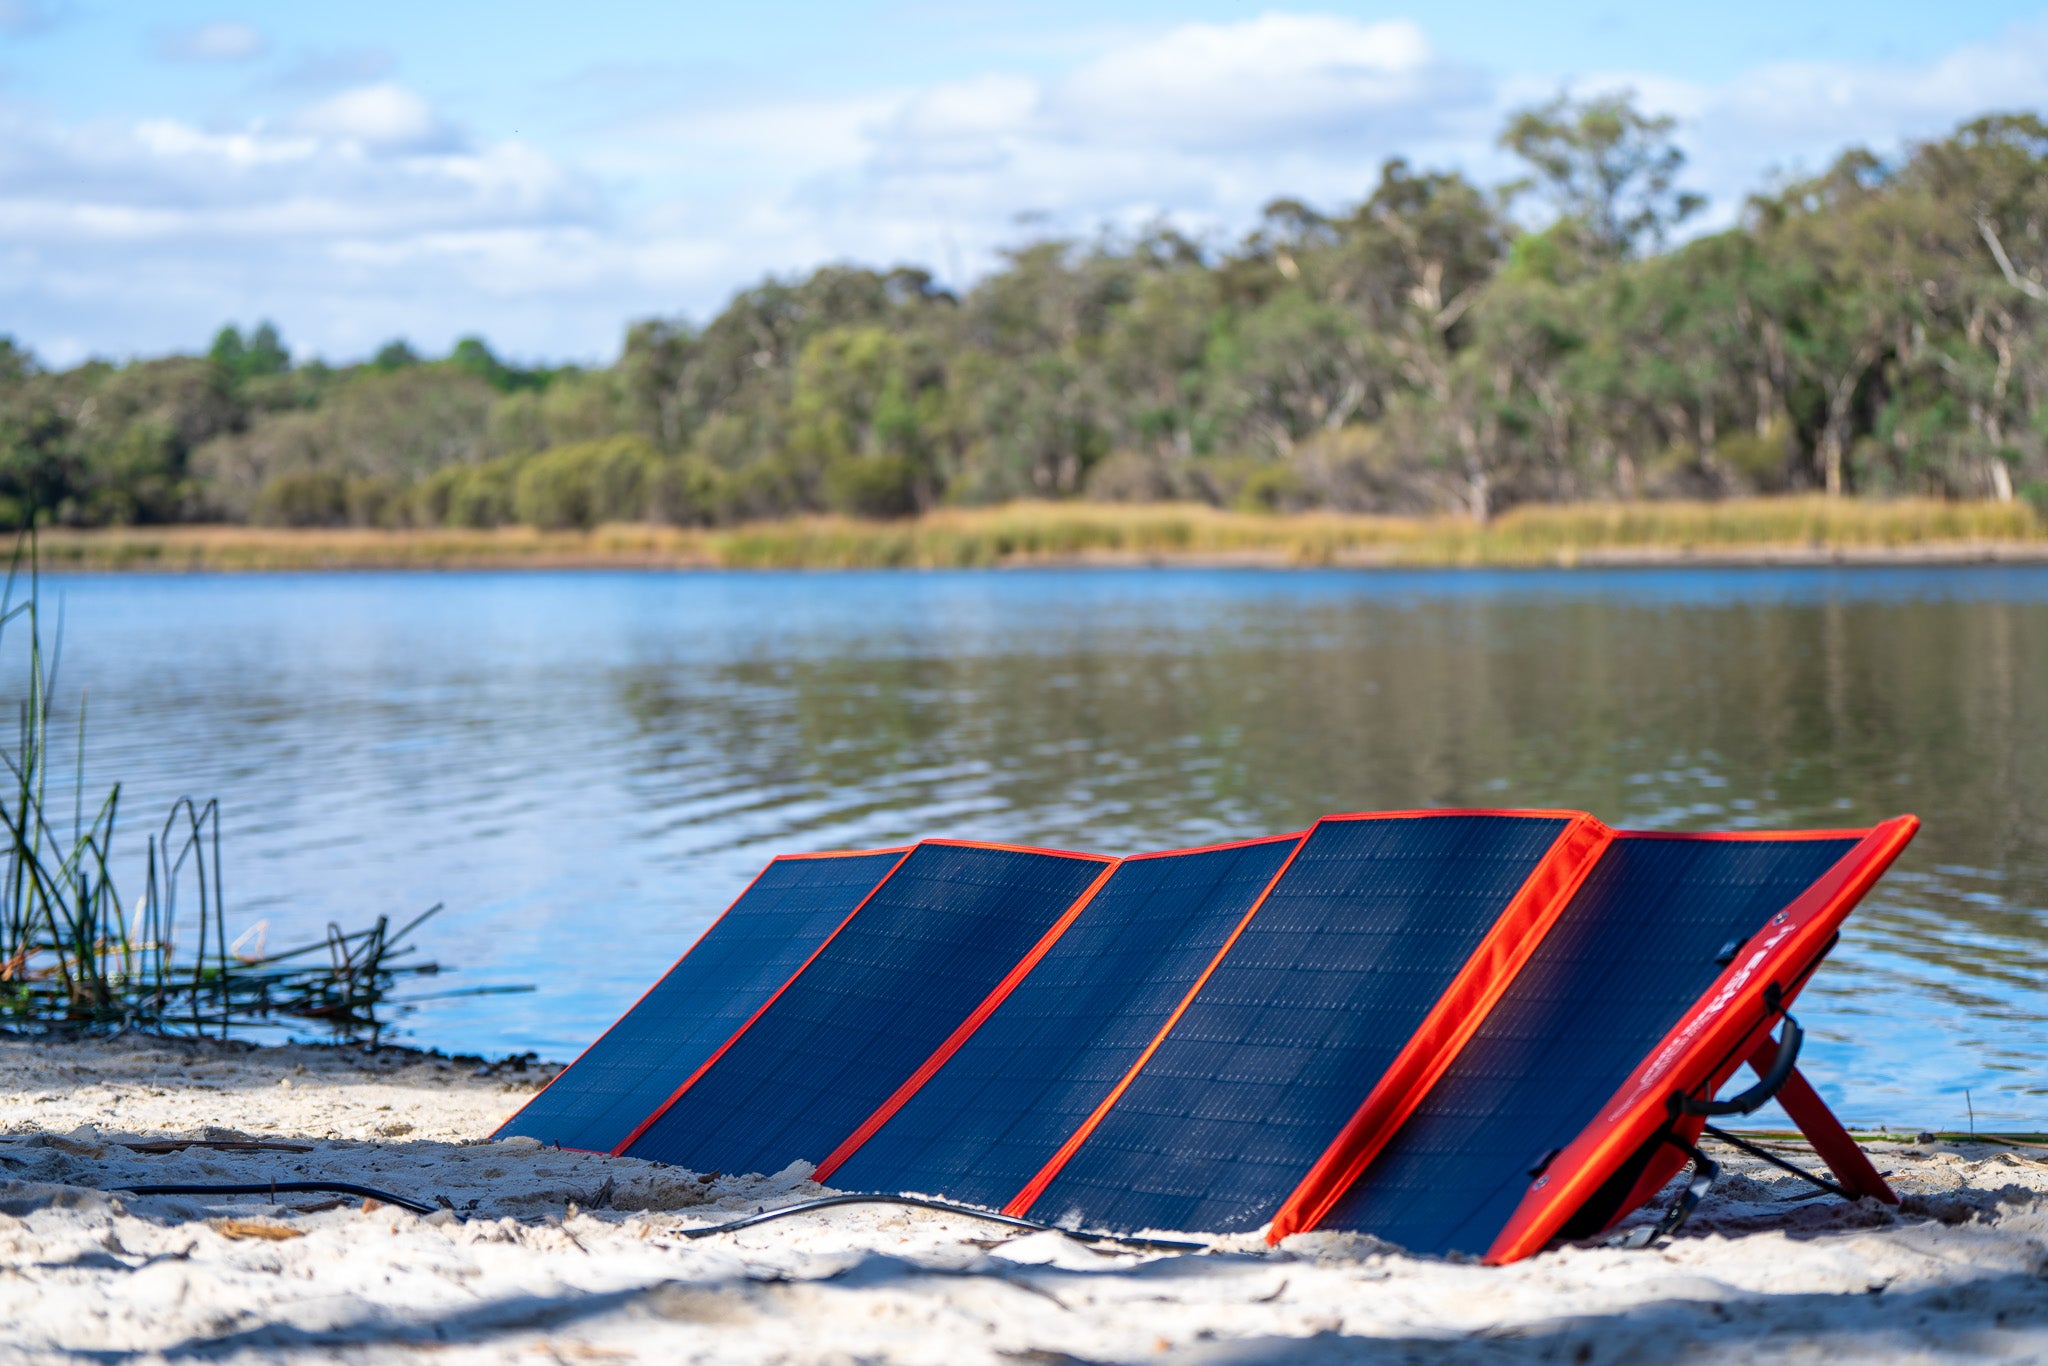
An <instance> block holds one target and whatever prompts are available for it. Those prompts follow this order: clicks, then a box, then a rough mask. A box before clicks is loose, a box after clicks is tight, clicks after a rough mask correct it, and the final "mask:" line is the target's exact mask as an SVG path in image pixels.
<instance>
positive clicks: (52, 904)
mask: <svg viewBox="0 0 2048 1366" xmlns="http://www.w3.org/2000/svg"><path fill="white" fill-rule="evenodd" d="M24 569H25V570H26V573H25V575H24ZM24 588H25V590H26V591H25V592H24V591H23V590H24ZM9 631H13V632H14V633H15V634H16V639H19V636H20V635H21V634H22V633H24V632H25V633H26V635H27V637H28V639H27V665H28V677H27V685H28V686H27V690H26V693H25V695H24V696H23V697H22V699H21V701H20V708H19V724H18V729H17V735H16V739H15V742H14V744H13V746H12V747H11V748H6V747H0V763H4V764H5V767H6V776H5V783H6V785H5V787H4V789H0V824H4V826H5V830H4V833H0V841H4V850H0V1024H4V1025H7V1026H11V1027H13V1028H16V1029H32V1030H51V1029H139V1030H147V1031H156V1032H174V1033H185V1032H189V1033H194V1034H206V1033H217V1034H219V1035H221V1036H222V1037H226V1035H227V1034H228V1032H229V1031H230V1030H232V1029H235V1028H238V1027H243V1026H248V1025H256V1024H276V1023H281V1022H283V1021H287V1020H305V1021H317V1022H319V1023H321V1024H323V1025H326V1026H328V1027H329V1028H331V1029H332V1030H334V1031H335V1032H336V1033H338V1034H340V1035H341V1036H343V1037H356V1036H361V1035H368V1036H369V1037H370V1038H372V1039H373V1040H374V1039H375V1038H376V1036H377V1034H378V1033H379V1031H381V1029H382V1028H383V1026H384V1024H385V1020H384V1019H383V1018H380V1014H379V1011H380V1008H382V1007H385V1006H387V1005H388V1004H389V1003H390V999H391V996H390V994H391V991H392V989H393V987H394V985H395V984H396V983H397V981H398V980H399V979H400V978H401V977H406V976H416V975H425V974H432V973H434V972H437V971H438V970H439V969H438V966H437V965H436V964H433V963H428V962H420V961H418V960H416V959H415V958H414V957H413V956H412V955H413V952H414V950H413V948H412V947H411V945H410V944H408V943H407V940H408V938H409V936H410V935H411V933H412V931H413V930H415V929H416V928H418V926H419V925H420V923H421V922H422V921H424V920H425V919H426V918H427V917H428V916H430V915H432V914H434V912H435V911H437V910H439V909H440V908H439V907H438V906H437V907H434V908H433V909H430V910H429V911H427V912H426V913H425V914H424V915H421V916H418V917H416V918H415V919H413V920H412V921H411V922H409V923H407V924H406V925H404V926H402V927H400V928H399V929H397V930H396V931H393V930H392V929H391V927H390V923H389V920H388V918H387V917H382V916H380V917H378V919H377V921H376V923H375V924H374V925H372V926H371V927H369V928H368V929H364V930H358V931H355V932H353V933H344V932H343V931H342V930H341V929H340V927H338V926H335V925H329V927H328V930H327V934H326V936H325V937H324V938H323V939H321V940H318V941H315V942H313V943H310V944H305V945H302V946H300V947H298V948H294V949H288V950H286V951H284V952H281V953H272V954H265V953H263V952H262V950H261V948H260V947H258V948H257V949H256V950H255V951H254V952H253V953H245V952H243V951H242V949H241V944H242V942H245V941H246V940H247V939H249V938H250V937H251V936H249V935H245V936H244V937H243V940H242V941H231V940H230V939H229V937H228V924H227V897H226V892H225V889H224V887H223V885H222V872H223V869H222V863H221V850H220V804H219V802H218V801H208V802H206V803H204V804H201V803H199V802H196V801H194V800H193V799H192V798H190V797H183V798H180V799H179V800H178V801H177V802H175V803H174V804H173V805H172V807H171V809H170V811H169V812H168V813H167V814H166V815H165V817H164V820H163V822H162V825H161V826H160V827H159V828H158V829H156V830H154V831H152V832H150V833H149V835H148V837H147V851H146V863H145V869H146V871H145V874H144V878H143V886H142V888H141V895H140V896H139V898H136V899H134V900H132V901H124V900H123V899H122V897H121V895H120V892H119V890H118V888H117V887H116V884H115V879H114V875H113V872H112V863H113V860H114V835H115V828H116V824H117V818H118V816H119V814H120V810H121V788H120V785H119V784H115V786H114V787H113V788H112V789H111V790H110V791H108V792H107V794H106V796H105V797H104V798H102V799H101V800H100V801H99V802H98V803H97V804H96V805H94V806H92V807H91V808H89V811H90V815H89V816H88V807H87V805H86V784H85V705H84V703H83V701H81V703H80V706H79V714H78V718H77V721H76V723H75V730H76V736H75V741H76V743H75V748H74V751H73V754H72V755H71V756H70V757H71V758H72V761H73V764H74V769H73V773H72V781H71V784H70V788H71V791H70V795H71V803H70V805H71V811H70V812H69V813H68V814H69V816H70V820H69V829H68V830H67V829H66V828H65V825H66V822H65V819H64V817H65V814H66V813H64V812H62V811H61V810H60V811H58V812H55V813H53V812H52V811H51V798H50V782H51V777H52V769H53V766H54V764H55V762H56V761H57V759H58V755H57V752H56V746H57V743H58V741H57V739H56V738H55V737H54V736H53V721H54V719H55V708H54V706H53V699H54V697H55V695H56V685H57V675H58V662H59V657H58V651H57V649H55V648H54V645H55V644H56V643H57V642H58V641H61V628H60V630H59V631H58V632H57V633H56V634H55V635H53V636H52V638H51V644H52V647H53V648H46V646H45V638H44V630H43V608H42V601H41V591H40V582H39V560H38V556H37V554H36V547H35V545H34V543H33V542H32V541H31V542H27V543H25V544H18V545H17V547H16V550H15V554H14V558H13V561H12V563H11V564H10V566H9V569H8V573H7V581H6V586H5V590H4V593H0V642H4V640H5V638H6V633H7V632H9ZM181 898H182V899H183V903H184V904H183V905H182V906H181V904H180V901H181ZM254 928H256V929H257V930H258V934H259V936H260V928H261V927H260V926H259V927H254ZM188 935H189V938H183V939H181V936H188Z"/></svg>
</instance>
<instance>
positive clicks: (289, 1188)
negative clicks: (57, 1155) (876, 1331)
mask: <svg viewBox="0 0 2048 1366" xmlns="http://www.w3.org/2000/svg"><path fill="white" fill-rule="evenodd" d="M115 1189H116V1190H119V1191H121V1192H122V1193H123V1194H127V1195H277V1194H280V1193H284V1194H294V1195H296V1194H305V1193H323V1194H333V1195H354V1196H358V1197H361V1198H363V1199H370V1200H382V1201H383V1202H384V1203H385V1204H387V1205H397V1206H398V1207H399V1208H400V1209H409V1210H411V1211H412V1212H413V1213H415V1214H433V1213H435V1212H436V1211H435V1207H434V1206H432V1205H422V1204H420V1203H419V1202H418V1201H416V1200H408V1199H406V1198H405V1197H404V1196H402V1195H393V1194H392V1193H391V1192H390V1191H381V1190H377V1189H375V1188H374V1187H371V1186H355V1185H350V1184H349V1183H348V1182H346V1181H256V1182H248V1183H244V1184H238V1185H177V1186H117V1187H115ZM835 1205H905V1206H908V1207H909V1208H911V1209H928V1210H935V1211H937V1212H938V1213H940V1214H957V1215H961V1216H963V1217H965V1218H968V1219H980V1220H983V1221H985V1222H987V1223H991V1224H1002V1225H1004V1226H1005V1227H1008V1228H1018V1229H1028V1230H1029V1231H1031V1232H1033V1233H1058V1234H1061V1235H1063V1236H1065V1237H1068V1238H1073V1239H1076V1240H1077V1241H1080V1242H1084V1243H1119V1244H1121V1245H1123V1246H1125V1247H1135V1248H1144V1249H1146V1250H1148V1251H1154V1252H1201V1251H1204V1250H1205V1249H1206V1247H1207V1244H1205V1243H1184V1242H1178V1241H1176V1240H1174V1239H1171V1238H1134V1237H1129V1236H1126V1235H1124V1234H1120V1233H1090V1232H1088V1231H1086V1230H1084V1229H1070V1228H1060V1227H1058V1226H1057V1225H1054V1224H1041V1223H1038V1222H1037V1221H1035V1220H1031V1219H1019V1218H1017V1217H1016V1216H1015V1215H1010V1214H997V1213H996V1212H995V1211H993V1210H984V1209H974V1208H972V1207H971V1206H968V1205H953V1204H948V1203H946V1202H945V1201H943V1200H927V1199H924V1198H923V1197H922V1196H916V1195H827V1196H822V1197H820V1198H819V1199H816V1200H803V1201H799V1202H798V1203H796V1204H794V1205H778V1206H776V1207H775V1208H774V1209H770V1210H759V1211H757V1212H755V1213H753V1214H749V1215H747V1216H746V1217H745V1218H741V1219H734V1220H732V1221H731V1222H729V1223H724V1224H711V1225H707V1226H706V1227H704V1228H685V1229H677V1230H676V1233H677V1234H679V1235H680V1236H682V1237H684V1238H692V1239H695V1238H709V1237H711V1236H712V1235H713V1234H718V1233H736V1232H738V1231H739V1230H740V1229H743V1228H752V1227H753V1226H754V1225H756V1224H765V1223H768V1222H769V1221H771V1220H775V1219H781V1218H785V1217H787V1216H789V1215H792V1214H809V1213H811V1212H813V1211H815V1210H821V1209H830V1208H832V1207H833V1206H835Z"/></svg>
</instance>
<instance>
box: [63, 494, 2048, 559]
mask: <svg viewBox="0 0 2048 1366" xmlns="http://www.w3.org/2000/svg"><path fill="white" fill-rule="evenodd" d="M42 553H43V563H44V564H45V565H46V566H47V567H49V568H52V569H92V570H118V569H160V570H161V569H169V570H290V569H469V568H529V567H530V568H562V567H612V566H617V567H628V566H661V567H672V568H750V569H783V568H848V569H850V568H952V567H969V566H984V565H1006V564H1032V563H1076V562H1078V563H1125V562H1135V563H1150V562H1186V563H1244V564H1267V565H1276V566H1278V565H1333V564H1334V565H1388V566H1396V565H1475V566H1476V565H1497V566H1518V565H1519V566H1535V565H1573V564H1662V563H1687V562H1760V563H1771V562H1803V561H1832V560H1845V561H1880V562H1881V561H1904V562H1923V561H1953V560H1986V559H2024V560H2041V559H2048V520H2044V519H2043V518H2042V517H2041V516H2040V515H2039V514H2037V513H2036V512H2035V511H2034V510H2033V509H2032V508H2031V507H2030V506H2028V505H2026V504H2023V503H2003V504H2001V503H1946V502H1937V501H1934V500H1931V499H1901V500H1897V501H1887V502H1877V501H1849V500H1841V501H1831V500H1829V499H1825V498H1819V497H1800V498H1756V499H1744V500H1738V501H1730V502H1723V503H1587V504H1573V505H1564V506H1532V507H1524V508H1519V509H1516V510H1515V511H1513V512H1510V513H1508V514H1506V515H1505V516H1502V517H1500V518H1498V519H1496V520H1495V521H1493V522H1492V523H1491V524H1489V525H1487V526H1484V527H1481V526H1477V525H1474V524H1473V523H1471V522H1469V521H1466V520H1464V519H1460V518H1449V517H1444V518H1407V517H1376V516H1359V515H1348V514H1338V513H1303V514H1298V515H1291V516H1267V515H1258V514H1248V513H1237V512H1222V511H1218V510H1217V509H1214V508H1210V507H1204V506H1199V505H1192V504H1159V505H1145V506H1126V505H1105V504H1090V503H1012V504H1008V505H1006V506H1002V507H992V508H953V509H945V510H941V511H938V512H933V513H929V514H927V515H925V516H923V517H920V518H916V519H914V520H908V521H900V522H866V521H858V520H854V519H851V518H844V517H804V518H794V519H790V520H787V521H778V522H761V523H753V524H749V525H744V526H737V527H723V528H717V529H711V530H703V529H687V528H677V527H659V526H642V525H612V526H604V527H599V528H598V529H596V530H594V531H588V532H582V531H537V530H534V529H532V528H530V527H503V528H497V529H492V530H464V529H439V530H423V531H374V530H361V529H347V530H306V531H288V530H280V529H274V528H264V527H226V526H216V527H129V528H121V529H117V530H108V531H51V532H46V533H45V534H44V536H43V538H42Z"/></svg>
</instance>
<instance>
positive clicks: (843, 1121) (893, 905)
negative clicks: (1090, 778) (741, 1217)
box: [625, 840, 1112, 1171]
mask: <svg viewBox="0 0 2048 1366" xmlns="http://www.w3.org/2000/svg"><path fill="white" fill-rule="evenodd" d="M1111 862H1112V860H1109V859H1105V858H1101V857H1099V856H1096V855H1089V854H1066V853H1056V852H1052V851H1048V850H1037V849H1017V848H1010V847H1006V846H995V845H975V844H966V843H959V842H954V841H945V840H932V841H927V842H925V843H923V844H920V845H918V846H917V847H916V848H915V849H913V850H912V851H911V852H910V854H909V855H908V856H907V857H906V858H905V859H904V860H903V862H902V864H901V865H900V866H899V867H898V868H897V869H896V870H895V871H894V872H892V873H891V874H890V875H889V876H888V877H887V878H886V879H884V880H883V882H882V885H881V886H880V887H878V888H876V889H875V892H874V895H873V896H871V897H870V898H869V899H868V901H867V903H866V904H865V905H864V906H862V907H861V909H860V911H859V913H858V914H856V915H855V916H853V918H852V919H850V920H849V921H847V923H846V924H845V925H844V926H843V927H842V928H841V929H840V930H839V932H838V933H837V934H835V935H833V937H832V938H831V940H830V941H829V942H827V944H826V945H825V947H824V948H823V949H822V950H820V951H819V953H818V955H817V957H816V958H814V959H812V961H811V962H810V963H809V964H808V965H807V966H806V967H805V968H804V970H803V972H801V973H800V974H798V976H797V977H796V979H795V980H794V981H792V982H791V983H790V984H789V986H788V987H787V988H786V989H785V990H784V991H783V992H782V994H781V995H780V996H778V997H777V998H776V1000H775V1001H774V1003H773V1004H772V1005H771V1006H769V1008H768V1009H767V1010H765V1011H763V1012H762V1013H761V1015H760V1016H759V1018H757V1019H756V1020H755V1021H754V1022H753V1023H752V1024H750V1025H749V1026H748V1027H747V1028H746V1030H745V1031H744V1032H742V1033H741V1034H740V1035H739V1036H738V1037H736V1038H735V1039H733V1040H732V1042H731V1044H730V1046H729V1047H727V1048H726V1049H725V1051H724V1052H723V1053H722V1054H720V1055H719V1056H717V1057H716V1059H715V1060H714V1061H713V1062H712V1063H711V1065H710V1066H709V1067H708V1068H707V1069H705V1071H704V1072H703V1073H702V1075H701V1076H699V1077H698V1078H697V1079H696V1080H695V1081H694V1082H693V1083H692V1084H691V1085H689V1087H688V1088H687V1089H685V1090H684V1091H682V1092H681V1093H680V1094H679V1095H677V1096H676V1097H674V1098H673V1100H672V1101H671V1103H669V1104H668V1105H667V1106H666V1107H665V1108H664V1109H663V1110H662V1111H660V1112H659V1113H657V1114H656V1115H655V1117H654V1118H653V1120H652V1121H651V1122H650V1123H649V1124H647V1125H646V1126H645V1128H644V1131H643V1132H641V1133H640V1134H638V1135H637V1136H636V1137H635V1138H634V1139H633V1140H632V1141H631V1142H630V1143H629V1144H628V1145H627V1146H626V1149H625V1151H626V1154H627V1155H628V1156H631V1157H642V1158H649V1159H652V1160H654V1161H658V1162H672V1163H676V1164H678V1165H682V1166H687V1167H692V1168H695V1169H696V1170H699V1171H708V1170H712V1169H717V1170H721V1171H777V1170H780V1169H781V1168H783V1167H785V1166H787V1165H788V1164H789V1163H791V1162H793V1161H795V1160H797V1159H799V1158H802V1159H806V1160H809V1161H813V1162H815V1161H818V1160H819V1159H821V1158H823V1157H824V1156H825V1155H826V1154H828V1153H830V1152H831V1151H832V1150H833V1149H834V1148H836V1147H837V1146H838V1145H839V1143H840V1141H841V1140H843V1139H844V1138H845V1137H846V1136H847V1135H848V1134H850V1133H852V1132H853V1130H854V1129H855V1127H856V1126H858V1125H859V1124H860V1122H861V1121H862V1120H863V1119H865V1118H867V1116H868V1115H869V1114H871V1113H873V1111H874V1110H875V1108H876V1107H877V1106H879V1105H880V1104H881V1103H882V1102H883V1101H885V1100H887V1099H888V1098H889V1096H890V1095H892V1094H893V1093H894V1092H895V1091H896V1089H897V1088H898V1087H899V1086H900V1085H901V1084H902V1083H903V1081H904V1080H905V1079H906V1078H908V1077H909V1076H910V1075H911V1073H912V1072H914V1071H915V1070H916V1069H917V1068H918V1066H919V1065H920V1064H922V1063H923V1062H924V1061H925V1060H926V1059H927V1058H928V1057H929V1056H930V1055H931V1054H932V1052H933V1050H934V1049H936V1048H937V1047H939V1045H940V1044H942V1043H943V1042H945V1040H946V1039H947V1037H948V1036H949V1035H950V1034H951V1033H952V1032H953V1031H954V1030H955V1029H956V1028H957V1027H958V1026H959V1025H960V1024H961V1022H962V1021H963V1020H965V1019H966V1018H967V1016H968V1015H969V1014H970V1013H971V1012H972V1011H973V1010H974V1009H975V1008H976V1007H977V1006H978V1005H980V1004H981V1002H982V1001H983V1000H984V998H986V997H987V996H988V995H989V993H990V992H991V991H992V990H993V989H994V988H995V987H996V986H997V985H998V984H999V983H1000V982H1002V981H1003V980H1004V978H1005V977H1006V976H1007V975H1008V974H1009V973H1010V971H1011V969H1012V968H1013V967H1014V966H1016V964H1017V962H1018V960H1019V959H1021V958H1023V957H1024V956H1025V954H1026V953H1027V952H1028V951H1029V950H1031V949H1032V948H1033V947H1034V945H1036V944H1037V943H1038V941H1039V940H1040V939H1041V938H1042V937H1043V936H1045V935H1046V933H1047V932H1048V931H1049V930H1051V929H1052V928H1053V926H1054V925H1055V924H1056V923H1057V922H1058V921H1059V920H1060V918H1061V916H1062V915H1063V914H1064V913H1065V912H1066V911H1068V910H1069V908H1071V907H1072V906H1073V904H1074V902H1075V901H1077V900H1078V899H1079V898H1080V897H1081V896H1082V895H1083V894H1085V893H1086V892H1087V891H1088V888H1089V886H1090V884H1091V883H1093V882H1095V881H1096V880H1097V879H1098V878H1099V877H1100V876H1101V875H1102V874H1103V872H1104V871H1105V869H1106V868H1107V867H1108V866H1109V864H1110V863H1111Z"/></svg>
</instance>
